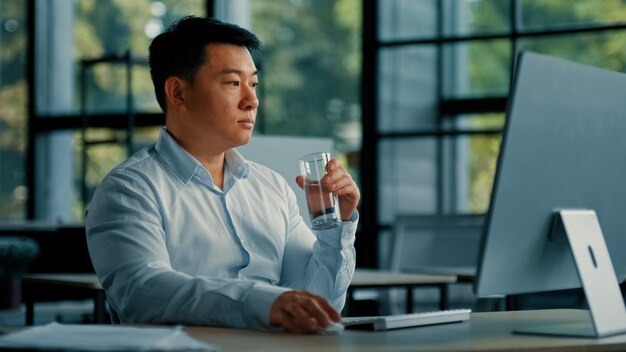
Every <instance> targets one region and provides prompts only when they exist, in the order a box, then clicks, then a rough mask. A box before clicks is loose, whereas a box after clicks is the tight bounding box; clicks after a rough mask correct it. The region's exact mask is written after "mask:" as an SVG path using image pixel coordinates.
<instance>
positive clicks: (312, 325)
mask: <svg viewBox="0 0 626 352" xmlns="http://www.w3.org/2000/svg"><path fill="white" fill-rule="evenodd" d="M340 319H341V317H340V316H339V313H337V312H336V311H335V310H334V309H333V308H332V306H331V305H330V304H329V303H328V301H326V300H325V299H324V298H322V297H319V296H316V295H313V294H311V293H309V292H306V291H289V292H285V293H283V294H282V295H280V296H279V297H278V298H277V299H276V301H275V302H274V304H273V305H272V308H271V310H270V323H271V324H272V325H278V326H282V327H283V328H284V329H285V330H286V331H289V332H294V333H309V334H310V333H316V332H318V331H319V330H321V329H323V328H325V327H326V326H328V325H330V324H331V323H332V322H333V321H339V320H340Z"/></svg>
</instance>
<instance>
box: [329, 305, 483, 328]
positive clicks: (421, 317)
mask: <svg viewBox="0 0 626 352" xmlns="http://www.w3.org/2000/svg"><path fill="white" fill-rule="evenodd" d="M471 312H472V311H471V310H470V309H452V310H441V311H436V312H425V313H412V314H399V315H382V316H374V317H345V318H341V323H342V324H343V326H344V327H345V328H346V329H361V330H376V331H380V330H389V329H400V328H408V327H414V326H423V325H434V324H445V323H456V322H462V321H465V320H469V318H470V313H471Z"/></svg>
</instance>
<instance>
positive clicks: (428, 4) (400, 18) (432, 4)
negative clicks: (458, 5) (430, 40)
mask: <svg viewBox="0 0 626 352" xmlns="http://www.w3.org/2000/svg"><path fill="white" fill-rule="evenodd" d="M436 34H437V1H436V0H388V1H378V37H379V38H380V40H382V41H385V40H402V39H414V38H425V37H432V36H435V35H436Z"/></svg>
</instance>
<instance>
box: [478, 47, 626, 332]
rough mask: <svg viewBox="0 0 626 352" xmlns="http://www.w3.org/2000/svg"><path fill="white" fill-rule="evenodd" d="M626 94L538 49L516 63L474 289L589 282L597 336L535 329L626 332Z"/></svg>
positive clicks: (610, 75)
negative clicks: (624, 286) (625, 294)
mask: <svg viewBox="0 0 626 352" xmlns="http://www.w3.org/2000/svg"><path fill="white" fill-rule="evenodd" d="M624 92H626V75H624V74H621V73H618V72H613V71H608V70H604V69H599V68H595V67H590V66H585V65H581V64H578V63H574V62H569V61H565V60H562V59H558V58H554V57H549V56H545V55H540V54H536V53H531V52H522V53H521V54H519V56H518V58H517V62H516V70H515V77H514V80H513V85H512V89H511V92H510V96H509V101H508V107H507V119H506V123H505V127H504V133H503V136H502V145H501V149H500V156H499V159H498V166H497V170H496V176H495V180H494V186H493V192H492V195H491V205H490V209H489V213H488V215H487V219H486V223H485V233H484V236H483V240H482V246H481V254H480V260H479V265H478V277H477V280H476V283H475V292H476V293H477V295H478V296H479V297H485V296H492V295H508V294H519V293H529V292H540V291H551V290H560V289H569V288H576V287H581V286H582V287H583V288H584V291H585V295H586V298H587V303H588V306H589V308H590V315H591V322H592V324H590V326H589V331H570V329H569V328H568V327H557V326H552V327H545V329H544V328H540V329H539V330H540V331H535V332H545V333H555V334H567V335H569V334H573V335H583V336H595V337H602V336H607V335H614V334H620V333H624V332H626V310H625V309H624V302H623V298H622V296H621V293H620V291H619V287H618V282H621V281H622V280H623V278H624V271H625V269H626V93H624ZM598 224H599V225H598ZM600 227H601V229H600ZM605 242H606V245H604V243H605ZM607 248H608V252H607ZM609 255H610V259H609ZM574 258H576V261H575V260H574ZM611 262H612V265H611ZM581 280H582V281H581Z"/></svg>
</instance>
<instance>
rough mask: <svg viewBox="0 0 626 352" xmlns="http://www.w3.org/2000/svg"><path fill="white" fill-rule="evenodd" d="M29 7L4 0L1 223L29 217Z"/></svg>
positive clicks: (0, 5)
mask: <svg viewBox="0 0 626 352" xmlns="http://www.w3.org/2000/svg"><path fill="white" fill-rule="evenodd" d="M27 33H28V32H27V25H26V6H25V2H23V1H0V220H11V219H22V218H24V217H25V216H26V199H27V197H28V188H27V187H26V145H27V144H26V141H27V133H28V132H27V120H28V82H27V80H26V55H25V52H26V47H27Z"/></svg>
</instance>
